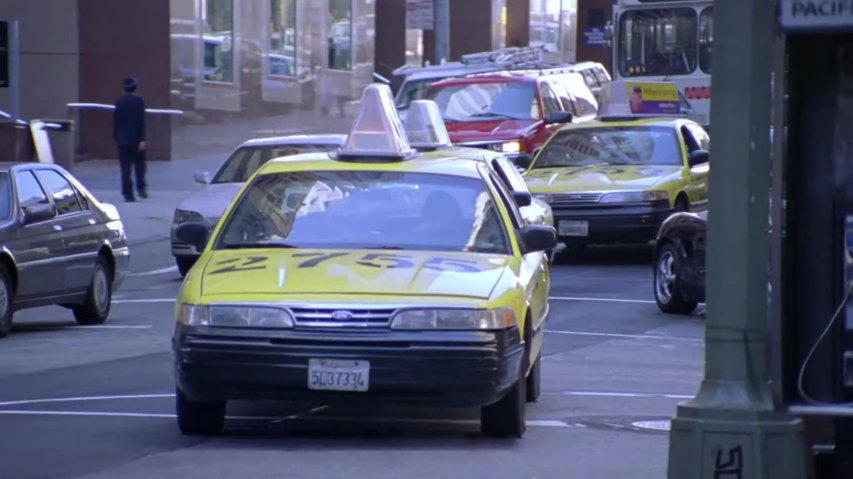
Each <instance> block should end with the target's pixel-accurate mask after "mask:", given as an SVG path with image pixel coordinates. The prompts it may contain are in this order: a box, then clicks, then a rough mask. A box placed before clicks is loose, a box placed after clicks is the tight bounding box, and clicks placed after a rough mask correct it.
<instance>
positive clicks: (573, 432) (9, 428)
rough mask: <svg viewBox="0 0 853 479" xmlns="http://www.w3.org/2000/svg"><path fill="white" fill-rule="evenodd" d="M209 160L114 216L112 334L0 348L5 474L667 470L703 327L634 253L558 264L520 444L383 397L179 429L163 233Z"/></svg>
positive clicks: (53, 337)
mask: <svg viewBox="0 0 853 479" xmlns="http://www.w3.org/2000/svg"><path fill="white" fill-rule="evenodd" d="M216 161H218V160H216V159H215V158H208V159H200V160H198V161H196V162H189V161H188V162H186V163H184V164H183V165H175V164H172V165H157V166H155V167H153V168H152V171H153V173H154V174H158V173H157V172H158V171H159V170H158V168H159V169H162V170H163V171H167V170H168V171H172V173H168V175H170V176H164V177H163V178H169V180H168V181H163V182H162V183H161V184H159V185H156V186H155V185H153V184H152V198H151V199H150V200H149V202H148V205H147V206H146V205H121V204H119V205H118V206H119V207H120V209H121V211H122V214H123V216H124V217H125V218H126V221H128V219H127V218H128V216H132V215H137V216H138V217H139V219H138V221H139V223H138V224H136V225H135V226H129V227H128V234H129V236H130V240H131V248H132V250H131V251H132V253H131V254H132V258H133V259H132V269H133V274H132V276H131V277H130V278H129V279H128V281H127V282H126V283H125V285H124V286H123V287H122V288H121V289H120V290H119V291H117V292H116V293H115V295H114V303H113V310H112V314H111V316H110V319H109V321H108V322H107V323H106V324H104V325H102V326H96V327H78V326H76V323H75V322H74V320H73V317H72V315H71V313H70V311H68V310H65V309H62V308H60V307H51V308H41V309H37V310H30V311H23V312H20V313H18V314H17V315H16V317H15V326H14V330H13V333H12V334H11V335H10V336H9V337H8V338H6V339H3V340H2V341H0V477H3V478H7V477H8V478H18V477H50V478H72V477H74V478H79V477H85V478H161V477H162V478H171V477H180V478H193V477H204V478H211V477H216V478H227V477H239V478H255V477H286V478H309V477H311V478H315V477H317V478H351V477H361V476H363V477H371V478H399V477H419V478H432V477H435V478H442V479H446V478H457V477H458V478H463V477H464V478H480V477H482V478H490V479H499V478H540V479H546V478H558V477H560V478H563V477H583V478H607V479H613V478H629V477H630V478H661V477H665V473H666V462H667V446H668V436H667V434H666V429H667V428H668V419H669V418H670V417H671V416H672V415H673V414H674V413H675V410H676V406H677V404H678V403H679V402H683V401H685V400H687V399H689V398H691V397H692V396H693V394H694V393H695V392H696V391H697V388H698V386H699V382H700V380H701V377H702V368H703V355H704V347H703V346H704V345H703V339H702V338H703V320H702V317H701V315H700V314H695V315H694V316H691V317H679V316H669V315H665V314H663V313H660V312H659V311H658V310H657V308H656V306H655V305H654V302H653V297H652V289H651V278H652V273H651V271H652V270H651V266H650V264H649V263H650V257H649V253H648V251H646V250H643V249H624V248H616V249H613V248H607V249H592V250H590V251H589V252H588V254H587V255H586V256H585V257H583V258H580V259H573V260H571V261H568V262H564V263H562V264H559V265H557V266H555V268H554V270H553V274H552V290H551V317H550V318H549V322H548V325H547V333H546V338H545V352H544V356H543V358H544V361H543V369H542V379H543V381H542V385H543V394H542V397H541V399H540V401H539V402H538V403H535V404H530V405H529V408H528V431H527V434H526V435H525V437H524V438H523V439H521V440H494V439H489V438H485V437H482V436H480V435H479V432H478V424H477V413H476V411H458V410H450V411H446V410H432V409H429V410H425V409H408V408H397V407H392V406H389V405H385V404H377V405H376V407H373V408H369V409H359V410H355V409H347V408H327V407H325V406H324V405H323V404H278V403H234V404H229V408H228V416H229V419H228V421H227V422H226V428H225V431H224V433H223V435H222V436H220V437H216V438H204V439H200V438H190V437H184V436H181V434H180V433H179V432H178V429H177V425H176V423H175V418H174V412H175V411H174V385H173V380H172V367H171V350H170V342H169V341H170V337H171V333H172V328H173V322H174V314H173V309H174V298H175V296H176V294H177V291H178V288H179V287H180V281H181V280H180V277H179V276H178V273H177V272H176V271H175V269H174V268H173V262H172V258H171V255H170V252H169V242H168V224H169V221H170V220H171V214H172V208H174V204H175V203H176V202H177V200H178V199H179V198H180V196H181V194H182V193H179V191H180V190H181V188H191V184H190V181H189V179H188V178H189V177H191V175H192V173H193V171H195V170H194V168H201V167H205V165H207V166H210V165H212V164H213V163H215V162H216ZM98 168H101V167H100V166H91V167H89V166H87V167H86V168H85V169H84V170H83V171H82V172H81V173H80V174H79V175H80V176H81V179H83V181H84V182H86V183H87V184H88V185H90V186H91V187H92V188H93V189H95V190H96V192H100V194H101V195H102V196H106V197H108V198H110V197H117V194H116V192H115V183H114V181H113V182H111V180H110V178H111V175H113V172H112V170H111V169H110V168H109V166H103V169H102V170H99V169H98ZM169 169H171V170H169ZM163 174H165V173H163ZM110 195H112V196H110ZM134 208H135V209H134ZM134 218H136V217H135V216H134ZM137 231H138V233H135V232H137ZM132 232H134V234H131V233H132ZM134 235H135V237H134Z"/></svg>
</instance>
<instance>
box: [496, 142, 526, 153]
mask: <svg viewBox="0 0 853 479" xmlns="http://www.w3.org/2000/svg"><path fill="white" fill-rule="evenodd" d="M501 151H502V152H504V153H518V152H520V151H521V142H520V141H508V142H506V143H504V144H503V145H501Z"/></svg>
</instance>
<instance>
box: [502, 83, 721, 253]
mask: <svg viewBox="0 0 853 479" xmlns="http://www.w3.org/2000/svg"><path fill="white" fill-rule="evenodd" d="M709 146H710V137H709V136H708V133H707V132H706V131H705V129H703V128H702V126H700V125H699V124H698V123H696V122H694V121H692V120H689V119H687V118H686V117H685V114H684V112H683V111H681V107H680V104H679V99H678V91H677V90H676V86H675V84H674V83H662V82H613V83H611V84H608V85H605V88H603V89H602V92H601V110H600V111H599V118H598V119H597V120H596V121H591V122H585V123H579V124H572V125H568V126H566V127H564V128H562V129H560V130H559V131H558V132H556V133H555V134H554V135H553V136H552V137H551V138H550V140H548V142H547V143H546V144H545V145H544V146H543V147H542V149H541V150H540V151H538V152H537V154H536V155H535V156H534V157H533V159H532V161H529V164H524V159H522V160H521V161H522V163H521V164H520V165H519V166H521V167H523V168H526V171H525V173H524V178H525V180H526V181H527V183H528V186H529V188H530V191H531V192H532V193H533V195H534V196H535V197H537V198H539V199H542V200H543V201H546V202H548V203H549V204H550V205H551V209H552V211H553V215H554V222H555V223H556V226H557V229H558V232H559V237H560V240H561V241H562V242H564V243H566V244H567V245H569V246H575V247H578V246H585V245H587V244H592V243H648V242H650V241H652V240H653V239H654V238H655V234H656V233H657V230H658V228H659V226H660V224H661V222H662V221H663V220H664V219H666V218H667V217H668V216H669V215H670V214H672V213H673V212H675V211H691V210H702V209H704V208H705V205H706V203H707V199H708V172H709V157H710V154H709V150H708V149H709Z"/></svg>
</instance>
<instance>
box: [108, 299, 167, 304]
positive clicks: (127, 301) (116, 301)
mask: <svg viewBox="0 0 853 479" xmlns="http://www.w3.org/2000/svg"><path fill="white" fill-rule="evenodd" d="M174 302H175V298H151V299H114V300H113V304H134V303H151V304H154V303H174Z"/></svg>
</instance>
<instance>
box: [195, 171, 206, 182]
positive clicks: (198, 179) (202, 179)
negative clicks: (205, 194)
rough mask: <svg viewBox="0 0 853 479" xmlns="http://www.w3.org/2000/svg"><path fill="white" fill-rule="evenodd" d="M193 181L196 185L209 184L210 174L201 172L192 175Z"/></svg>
mask: <svg viewBox="0 0 853 479" xmlns="http://www.w3.org/2000/svg"><path fill="white" fill-rule="evenodd" d="M193 179H194V180H195V182H196V183H200V184H202V185H206V184H208V183H210V173H208V172H206V171H202V172H199V173H196V174H195V175H193Z"/></svg>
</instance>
